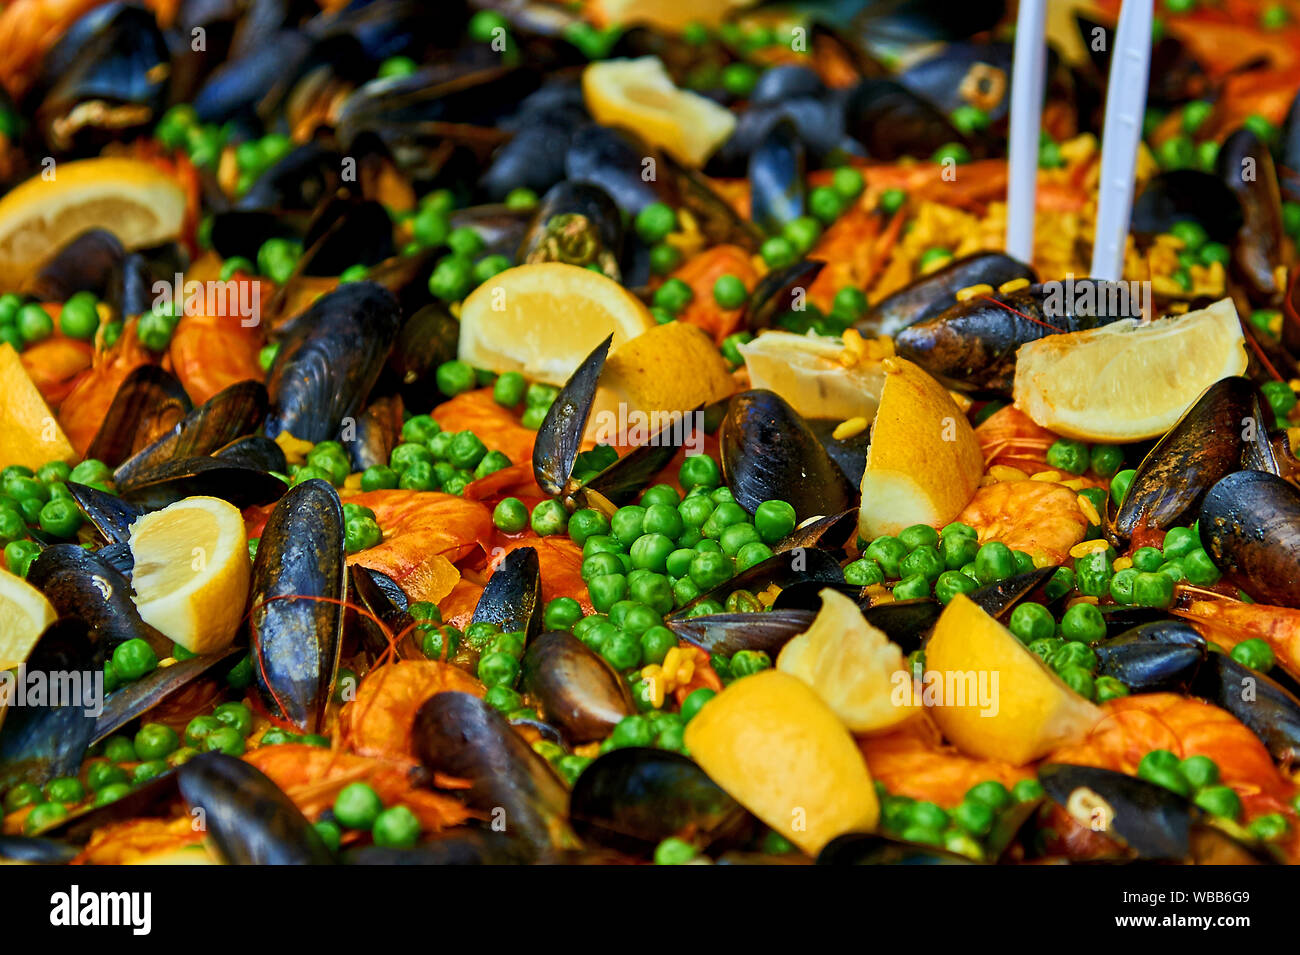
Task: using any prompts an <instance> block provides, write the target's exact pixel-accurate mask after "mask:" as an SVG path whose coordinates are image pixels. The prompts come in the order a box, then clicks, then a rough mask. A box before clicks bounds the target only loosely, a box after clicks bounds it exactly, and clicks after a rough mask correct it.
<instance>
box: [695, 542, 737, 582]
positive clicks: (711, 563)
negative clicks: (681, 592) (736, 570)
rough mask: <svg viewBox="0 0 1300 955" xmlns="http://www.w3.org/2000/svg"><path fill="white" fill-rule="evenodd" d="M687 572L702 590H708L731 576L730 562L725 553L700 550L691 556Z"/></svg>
mask: <svg viewBox="0 0 1300 955" xmlns="http://www.w3.org/2000/svg"><path fill="white" fill-rule="evenodd" d="M689 573H690V577H691V579H692V580H693V581H695V583H696V585H697V586H699V588H700V589H701V590H702V591H708V590H712V589H713V588H714V587H717V586H718V585H719V584H722V583H723V582H724V581H726V580H729V579H730V578H731V575H732V564H731V561H730V560H729V559H728V558H727V556H726V555H725V554H721V553H714V552H712V551H702V552H700V553H697V554H696V555H695V557H694V558H692V560H691V566H690V570H689Z"/></svg>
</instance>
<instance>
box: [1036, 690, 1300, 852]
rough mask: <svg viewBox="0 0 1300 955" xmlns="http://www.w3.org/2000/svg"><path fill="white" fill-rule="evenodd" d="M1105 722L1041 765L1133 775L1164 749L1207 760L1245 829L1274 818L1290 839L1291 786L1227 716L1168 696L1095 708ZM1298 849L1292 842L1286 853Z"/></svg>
mask: <svg viewBox="0 0 1300 955" xmlns="http://www.w3.org/2000/svg"><path fill="white" fill-rule="evenodd" d="M1102 710H1103V711H1104V716H1103V717H1102V718H1101V720H1099V721H1098V723H1097V725H1096V726H1094V727H1093V729H1092V732H1091V733H1089V734H1088V736H1087V738H1085V739H1083V740H1081V741H1079V742H1076V743H1070V744H1067V745H1065V746H1062V747H1061V748H1059V749H1057V750H1056V751H1055V752H1053V753H1052V754H1051V755H1050V756H1049V757H1048V759H1047V760H1046V761H1047V762H1055V763H1074V764H1077V765H1081V766H1099V767H1101V768H1103V769H1111V770H1115V771H1117V772H1123V773H1128V774H1130V775H1135V774H1136V773H1137V768H1138V763H1140V762H1141V760H1142V757H1143V756H1145V755H1146V754H1147V753H1149V752H1151V750H1153V749H1167V750H1169V751H1170V752H1172V753H1173V754H1174V755H1175V756H1178V757H1179V758H1180V759H1186V758H1187V757H1188V756H1208V757H1209V758H1211V759H1213V760H1214V761H1215V763H1216V764H1218V767H1219V775H1220V777H1221V778H1222V781H1223V784H1224V785H1226V786H1231V787H1232V788H1233V790H1234V791H1235V792H1236V793H1237V795H1238V796H1239V797H1241V803H1242V808H1243V812H1244V818H1245V820H1246V821H1247V822H1249V821H1250V820H1252V819H1254V818H1256V817H1257V816H1262V815H1265V814H1268V813H1275V812H1280V813H1282V814H1284V815H1285V816H1286V817H1287V818H1288V820H1289V821H1290V822H1291V828H1292V832H1293V833H1295V832H1296V822H1297V817H1296V813H1295V811H1294V810H1293V809H1292V808H1291V799H1292V797H1294V796H1295V794H1296V791H1297V786H1296V784H1295V783H1294V782H1292V781H1291V780H1290V779H1289V778H1287V777H1286V776H1285V775H1283V774H1282V773H1281V772H1280V771H1279V770H1278V768H1277V767H1276V766H1275V765H1274V764H1273V760H1272V759H1271V758H1270V756H1269V753H1268V750H1267V749H1266V748H1265V747H1264V744H1263V743H1261V742H1260V741H1259V738H1258V737H1256V736H1255V734H1254V733H1252V732H1251V731H1250V730H1249V729H1247V728H1246V726H1245V725H1243V724H1242V723H1241V722H1240V721H1239V720H1238V719H1237V718H1236V717H1234V716H1233V715H1232V714H1231V713H1228V712H1227V711H1226V710H1221V709H1219V708H1218V707H1217V706H1211V705H1210V704H1209V703H1202V702H1201V701H1199V700H1193V699H1189V698H1187V697H1183V696H1178V695H1176V694H1173V693H1144V694H1140V695H1138V696H1126V697H1120V698H1119V699H1115V700H1110V701H1108V702H1106V703H1103V704H1102ZM1298 847H1300V835H1296V836H1293V838H1292V839H1291V845H1290V847H1289V853H1290V854H1291V855H1294V854H1295V853H1296V850H1297V848H1298Z"/></svg>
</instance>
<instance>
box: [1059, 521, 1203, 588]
mask: <svg viewBox="0 0 1300 955" xmlns="http://www.w3.org/2000/svg"><path fill="white" fill-rule="evenodd" d="M1130 559H1131V560H1132V565H1131V566H1129V567H1124V568H1122V569H1120V570H1114V569H1113V568H1114V560H1115V554H1114V551H1113V550H1112V549H1109V548H1108V549H1106V550H1104V551H1101V550H1098V551H1093V552H1092V553H1090V554H1087V555H1085V556H1083V557H1079V558H1075V561H1074V571H1075V576H1076V586H1077V588H1078V590H1079V592H1080V593H1081V594H1084V595H1085V596H1091V597H1103V596H1110V598H1111V599H1112V600H1114V601H1115V602H1116V603H1117V604H1121V605H1123V606H1138V607H1168V606H1169V605H1170V604H1171V603H1172V602H1173V598H1174V585H1175V584H1177V583H1180V582H1181V581H1187V582H1188V583H1190V584H1195V585H1196V586H1202V587H1207V586H1210V585H1211V584H1214V583H1217V582H1218V580H1219V578H1220V577H1221V576H1222V575H1221V573H1220V572H1219V569H1218V568H1217V567H1216V566H1215V565H1214V562H1213V561H1212V560H1211V559H1210V557H1209V555H1208V554H1207V553H1206V552H1205V549H1204V548H1203V547H1201V538H1200V531H1199V528H1198V526H1197V524H1195V523H1194V524H1192V525H1190V526H1188V527H1172V528H1170V529H1169V531H1168V533H1166V534H1165V538H1164V541H1163V543H1162V546H1161V547H1139V548H1137V550H1135V551H1133V554H1132V556H1131V558H1130Z"/></svg>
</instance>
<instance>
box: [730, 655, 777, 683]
mask: <svg viewBox="0 0 1300 955" xmlns="http://www.w3.org/2000/svg"><path fill="white" fill-rule="evenodd" d="M771 667H772V658H771V657H769V656H768V655H767V654H766V653H764V652H763V651H762V650H740V651H738V652H737V653H735V654H733V655H732V657H731V672H732V673H733V674H734V675H735V676H736V678H737V679H739V678H740V677H743V676H750V675H752V674H754V673H759V672H760V671H762V670H768V669H771Z"/></svg>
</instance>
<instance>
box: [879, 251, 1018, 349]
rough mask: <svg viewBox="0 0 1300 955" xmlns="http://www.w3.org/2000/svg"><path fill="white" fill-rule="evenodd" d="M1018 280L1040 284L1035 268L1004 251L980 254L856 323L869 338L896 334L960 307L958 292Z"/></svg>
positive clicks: (962, 260)
mask: <svg viewBox="0 0 1300 955" xmlns="http://www.w3.org/2000/svg"><path fill="white" fill-rule="evenodd" d="M1015 279H1027V280H1029V282H1030V283H1036V282H1037V281H1038V276H1037V275H1036V274H1035V273H1034V270H1033V268H1031V267H1030V266H1028V265H1026V264H1025V263H1024V262H1021V261H1019V260H1018V259H1013V258H1011V256H1009V255H1004V254H1002V253H1001V252H976V253H975V254H973V255H967V256H963V257H962V258H960V259H954V260H953V261H952V262H950V263H948V264H947V265H945V266H944V267H943V268H941V269H936V270H935V271H933V272H931V273H930V274H929V275H924V276H922V277H921V278H919V279H917V280H916V281H914V282H912V283H911V284H910V285H906V286H904V287H903V288H901V289H899V290H898V291H897V292H895V293H894V294H892V295H887V296H886V297H885V298H882V299H881V300H880V301H879V302H877V303H876V304H875V305H873V306H872V307H871V308H869V309H868V310H867V313H866V314H865V315H863V316H862V318H860V319H858V321H857V322H855V323H854V325H853V327H854V328H856V329H857V330H858V332H859V333H861V334H862V335H865V336H867V337H869V338H874V337H875V336H877V335H896V334H898V332H900V331H902V330H903V329H904V328H906V327H907V326H909V325H913V324H915V323H916V322H920V321H924V320H925V319H927V318H933V317H935V316H936V315H939V314H941V313H943V312H945V311H947V310H948V309H949V308H951V307H952V306H954V305H956V304H957V293H958V292H960V291H961V290H962V289H964V288H970V287H971V286H973V285H988V286H991V287H992V288H993V289H995V290H996V289H997V288H999V287H1000V286H1002V285H1004V284H1006V283H1007V282H1010V281H1013V280H1015Z"/></svg>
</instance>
